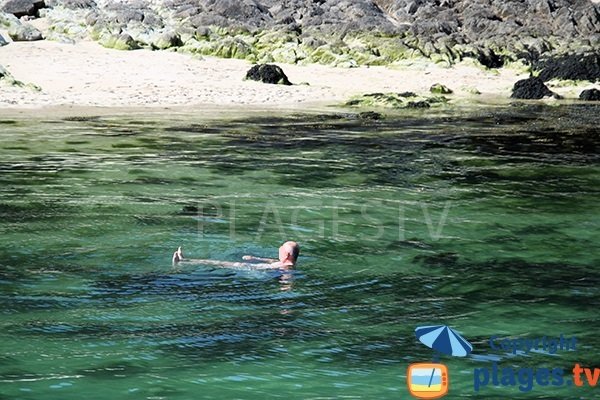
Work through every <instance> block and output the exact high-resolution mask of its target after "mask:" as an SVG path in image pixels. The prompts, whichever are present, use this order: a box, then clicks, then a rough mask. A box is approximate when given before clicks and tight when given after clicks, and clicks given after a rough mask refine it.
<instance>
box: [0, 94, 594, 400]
mask: <svg viewBox="0 0 600 400" xmlns="http://www.w3.org/2000/svg"><path fill="white" fill-rule="evenodd" d="M273 114H274V113H273V112H264V113H253V114H247V115H238V116H227V117H226V118H225V117H223V118H214V117H212V118H208V117H206V116H203V115H202V114H200V115H194V114H191V113H181V114H178V113H164V114H147V115H143V114H131V115H115V116H101V117H86V118H50V117H43V116H40V117H36V118H24V117H17V118H6V117H4V118H2V119H0V182H1V185H0V237H1V241H0V399H2V400H6V399H24V400H28V399H61V400H62V399H64V400H69V399H78V400H79V399H87V400H92V399H277V398H283V399H409V398H411V397H410V396H409V394H408V390H407V388H406V372H407V367H408V365H409V364H411V363H415V362H430V361H432V359H434V358H435V357H436V354H435V353H434V352H433V351H432V350H431V349H429V348H427V347H426V346H424V345H422V344H421V343H420V342H419V341H418V340H417V339H416V337H415V334H414V330H415V328H416V327H417V326H421V325H437V324H445V325H449V326H451V327H453V328H454V329H455V330H457V331H458V332H460V333H461V334H462V335H463V336H464V337H465V338H466V339H468V340H469V341H470V342H471V343H472V344H473V346H474V351H473V353H472V354H471V355H470V356H468V357H465V358H457V357H450V356H444V355H442V356H441V357H440V358H439V359H440V361H441V362H442V363H444V364H446V365H447V366H448V368H449V374H450V391H449V394H448V396H447V398H450V399H457V398H473V399H507V398H524V399H593V398H597V397H598V393H600V392H599V391H600V387H596V388H590V387H587V385H585V386H583V387H576V386H574V385H571V386H568V384H567V381H568V380H570V379H571V378H572V377H571V370H572V368H573V365H574V364H575V363H580V364H581V365H582V366H585V367H591V368H593V367H600V364H599V360H600V357H599V355H600V336H599V335H598V332H599V331H600V316H599V312H598V310H599V306H600V267H599V262H600V253H599V251H598V244H599V243H600V218H599V216H600V205H599V202H598V200H599V199H600V151H599V150H600V148H599V145H600V128H599V124H600V107H598V106H591V105H563V106H540V105H523V104H521V105H506V106H498V107H479V108H472V109H459V110H445V111H430V110H426V111H416V112H411V113H402V114H398V115H390V116H388V118H386V119H383V120H376V121H372V120H362V119H358V118H356V117H355V116H353V115H344V114H340V113H335V112H333V113H328V114H315V113H309V114H293V113H281V115H280V116H274V115H273ZM288 239H291V240H296V241H298V242H299V243H300V246H301V256H300V262H299V263H298V265H297V266H296V268H295V269H294V270H292V271H289V272H280V271H253V270H243V269H222V268H214V267H209V266H203V265H182V266H176V267H174V266H172V264H171V255H172V253H173V251H174V250H175V249H176V248H177V246H182V247H183V251H184V254H185V255H188V256H190V257H201V258H213V259H221V260H232V261H237V260H240V259H241V257H242V256H243V255H244V254H254V255H257V256H263V257H274V256H276V254H277V247H278V246H279V244H280V243H281V242H283V241H284V240H288ZM561 334H563V335H565V336H566V337H572V336H575V337H576V339H577V347H576V349H575V350H574V351H560V350H559V351H557V352H556V353H555V354H550V353H549V352H548V351H544V350H543V349H540V350H538V351H534V352H527V353H524V352H518V353H517V354H512V353H511V352H510V351H507V350H502V349H492V348H490V345H489V338H490V337H491V336H494V335H497V336H499V337H500V338H506V337H510V338H513V339H514V338H541V337H543V336H546V337H548V338H554V337H558V336H560V335H561ZM493 363H496V364H497V365H498V368H500V369H502V368H512V369H514V370H515V371H516V370H518V369H521V368H533V369H540V368H549V369H552V368H562V369H563V370H564V378H565V382H564V385H562V386H553V385H551V384H550V385H547V386H543V385H538V384H537V383H534V386H533V387H532V388H531V390H529V391H523V390H520V389H519V382H516V384H515V385H514V386H501V385H499V386H496V387H495V386H494V385H493V384H492V382H491V380H490V383H489V384H488V385H487V386H486V387H482V388H480V389H479V391H478V392H476V391H475V389H474V379H475V373H474V371H475V370H476V369H482V368H486V369H488V370H491V368H492V365H493Z"/></svg>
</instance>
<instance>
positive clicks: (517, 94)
mask: <svg viewBox="0 0 600 400" xmlns="http://www.w3.org/2000/svg"><path fill="white" fill-rule="evenodd" d="M557 96H558V95H557V94H556V93H554V92H552V91H551V90H550V89H548V87H547V86H546V85H545V84H544V81H543V80H541V79H540V78H538V77H534V76H532V77H529V78H527V79H521V80H520V81H517V83H515V85H514V87H513V92H512V95H511V96H510V97H511V98H513V99H542V98H544V97H557Z"/></svg>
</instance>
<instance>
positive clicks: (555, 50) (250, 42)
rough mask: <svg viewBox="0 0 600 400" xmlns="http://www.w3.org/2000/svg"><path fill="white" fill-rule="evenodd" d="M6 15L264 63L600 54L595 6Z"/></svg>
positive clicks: (152, 3)
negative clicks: (46, 19)
mask: <svg viewBox="0 0 600 400" xmlns="http://www.w3.org/2000/svg"><path fill="white" fill-rule="evenodd" d="M1 9H2V11H4V12H6V13H9V14H11V15H14V16H16V17H27V18H29V17H31V18H35V17H39V16H44V17H47V18H48V22H49V31H48V37H47V39H50V40H58V41H71V40H78V39H83V38H91V39H93V40H97V41H99V42H100V43H101V44H102V45H104V46H106V47H111V48H118V49H136V48H152V49H169V48H176V49H178V50H181V51H187V52H192V53H198V54H203V55H212V56H218V57H225V58H242V59H246V60H249V61H252V62H260V63H264V62H273V61H274V62H282V63H322V64H327V65H333V66H347V67H351V66H355V65H388V64H390V63H393V62H395V61H399V60H405V59H407V58H412V57H428V58H431V59H432V60H433V61H437V62H445V63H455V62H457V61H460V60H462V59H464V58H465V57H472V58H475V59H476V60H478V61H479V62H480V63H481V64H482V65H484V66H486V67H489V68H498V67H501V66H502V65H504V64H506V63H510V62H515V61H519V60H521V61H524V62H529V63H530V62H533V61H535V62H537V61H539V59H540V58H542V59H547V58H550V57H556V56H564V55H572V54H581V55H586V54H592V53H595V54H597V52H598V49H599V48H600V4H599V3H598V2H597V1H591V0H576V1H569V0H513V1H506V0H462V1H461V0H413V1H409V0H355V1H346V0H288V1H278V0H277V1H276V0H133V1H119V0H97V1H95V0H4V1H3V5H2V8H1ZM7 22H8V23H7ZM13 23H14V21H13ZM0 24H4V25H10V24H11V22H10V21H7V20H6V17H4V18H3V19H1V20H0ZM22 26H24V27H25V28H21V29H20V30H21V31H29V32H28V33H23V35H22V37H27V38H28V39H27V40H35V39H36V38H39V34H38V32H36V30H35V28H34V29H28V28H27V26H28V25H27V24H22Z"/></svg>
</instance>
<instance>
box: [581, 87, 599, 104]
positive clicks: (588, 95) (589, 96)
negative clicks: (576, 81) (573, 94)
mask: <svg viewBox="0 0 600 400" xmlns="http://www.w3.org/2000/svg"><path fill="white" fill-rule="evenodd" d="M579 99H580V100H587V101H600V90H598V89H595V88H594V89H586V90H584V91H583V92H581V93H580V94H579Z"/></svg>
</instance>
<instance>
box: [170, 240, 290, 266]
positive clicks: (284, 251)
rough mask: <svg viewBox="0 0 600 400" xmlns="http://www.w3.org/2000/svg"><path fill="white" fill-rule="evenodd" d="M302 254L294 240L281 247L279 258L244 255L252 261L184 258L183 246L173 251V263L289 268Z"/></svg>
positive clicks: (247, 259)
mask: <svg viewBox="0 0 600 400" xmlns="http://www.w3.org/2000/svg"><path fill="white" fill-rule="evenodd" d="M299 255H300V246H299V245H298V243H296V242H293V241H288V242H285V243H284V244H282V245H281V247H279V259H278V260H276V259H273V258H261V257H254V256H243V257H242V259H243V260H245V261H250V262H232V261H220V260H203V259H198V258H184V257H183V252H182V251H181V247H179V248H178V249H177V251H175V253H173V265H175V264H180V263H186V264H188V263H189V264H205V265H215V266H217V267H225V268H252V269H289V268H291V267H293V266H294V265H296V261H297V260H298V256H299Z"/></svg>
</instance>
